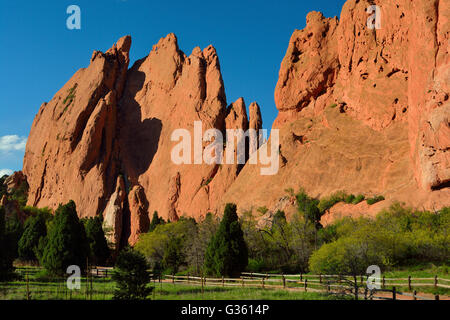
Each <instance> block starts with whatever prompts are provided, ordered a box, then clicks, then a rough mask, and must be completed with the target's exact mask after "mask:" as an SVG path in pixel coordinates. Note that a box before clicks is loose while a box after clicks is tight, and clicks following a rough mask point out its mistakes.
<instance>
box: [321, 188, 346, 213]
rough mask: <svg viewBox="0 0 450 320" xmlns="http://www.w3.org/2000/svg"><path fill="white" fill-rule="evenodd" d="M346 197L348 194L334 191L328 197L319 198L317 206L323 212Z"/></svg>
mask: <svg viewBox="0 0 450 320" xmlns="http://www.w3.org/2000/svg"><path fill="white" fill-rule="evenodd" d="M347 197H348V195H347V194H346V193H345V192H344V191H338V192H335V193H333V194H332V195H330V196H329V197H326V198H323V199H321V200H320V202H319V204H318V208H319V210H320V212H321V213H322V214H323V213H325V212H326V211H327V210H330V209H331V207H333V206H334V205H335V204H336V203H339V202H344V201H345V199H346V198H347Z"/></svg>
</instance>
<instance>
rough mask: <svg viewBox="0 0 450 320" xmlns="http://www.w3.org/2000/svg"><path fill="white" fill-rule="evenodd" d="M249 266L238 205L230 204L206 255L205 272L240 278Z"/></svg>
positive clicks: (226, 207)
mask: <svg viewBox="0 0 450 320" xmlns="http://www.w3.org/2000/svg"><path fill="white" fill-rule="evenodd" d="M247 264H248V248H247V244H246V243H245V240H244V234H243V232H242V229H241V225H240V223H239V220H238V215H237V210H236V205H235V204H232V203H228V204H227V205H226V206H225V211H224V215H223V218H222V221H221V222H220V225H219V229H218V231H217V233H216V234H215V235H214V236H213V238H212V239H211V241H210V243H209V245H208V248H207V249H206V254H205V271H206V272H207V273H208V274H213V275H216V276H229V277H238V276H239V275H240V273H241V272H242V271H244V270H245V268H246V267H247Z"/></svg>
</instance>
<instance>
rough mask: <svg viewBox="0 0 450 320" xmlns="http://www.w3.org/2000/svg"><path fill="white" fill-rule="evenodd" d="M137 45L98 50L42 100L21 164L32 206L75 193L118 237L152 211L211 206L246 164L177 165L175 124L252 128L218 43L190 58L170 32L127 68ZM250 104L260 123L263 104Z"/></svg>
mask: <svg viewBox="0 0 450 320" xmlns="http://www.w3.org/2000/svg"><path fill="white" fill-rule="evenodd" d="M130 46H131V38H130V37H128V36H127V37H124V38H122V39H120V40H119V41H118V43H117V44H116V45H114V46H113V48H111V49H110V50H108V51H107V52H106V53H101V52H97V51H96V52H94V54H93V56H92V59H91V63H90V65H89V67H88V68H86V69H81V70H80V71H78V72H77V73H76V74H75V75H74V76H73V77H72V79H71V80H69V82H68V83H67V84H66V85H65V86H64V87H63V88H62V89H61V90H60V91H59V92H58V93H57V94H56V95H55V97H54V98H53V99H52V100H51V101H50V102H49V103H45V104H43V105H42V106H41V109H40V110H39V113H38V114H37V116H36V118H35V120H34V123H33V126H32V129H31V132H30V136H29V140H28V141H29V142H28V144H27V148H26V154H25V159H24V168H23V172H24V174H25V175H26V176H27V179H28V183H29V185H30V195H29V200H28V202H29V204H30V205H35V206H39V207H43V206H48V207H51V208H56V207H57V206H58V204H59V203H65V202H67V201H68V200H70V199H73V200H74V201H75V203H76V204H77V208H78V212H79V214H80V216H82V217H84V216H94V215H97V214H100V213H103V215H104V217H105V227H107V228H108V229H111V233H110V236H109V238H110V240H111V241H112V242H114V243H119V242H120V241H121V239H123V238H125V239H128V240H129V241H130V242H131V243H134V242H135V241H136V240H137V237H138V235H139V234H140V233H142V232H146V231H147V229H148V225H149V216H150V214H152V213H153V211H158V212H159V214H160V215H162V216H163V217H164V218H166V219H171V220H176V219H178V218H179V217H180V216H182V215H190V216H196V217H199V216H202V215H205V214H206V213H207V212H208V211H214V209H215V208H216V207H217V206H218V203H219V201H220V198H221V196H222V195H223V194H224V193H225V191H226V190H227V188H228V187H229V186H230V185H231V184H232V182H233V181H234V179H235V178H236V177H237V175H238V172H239V170H240V169H241V167H242V165H241V166H238V165H218V164H216V165H208V164H200V165H176V164H174V163H173V161H172V160H171V149H172V148H173V145H174V143H173V142H172V141H171V140H170V136H171V133H172V132H173V131H174V130H175V129H179V128H184V129H188V130H189V131H190V132H191V134H192V136H194V132H193V125H194V122H195V121H202V124H203V127H202V130H203V132H204V131H206V130H208V129H210V128H215V129H218V130H220V131H221V132H223V133H225V131H226V129H227V128H241V129H243V130H247V128H248V127H249V120H248V117H247V111H246V106H245V102H244V100H243V99H242V98H241V99H239V100H238V101H236V102H235V103H233V104H231V105H230V106H229V107H227V102H226V97H225V90H224V85H223V81H222V76H221V72H220V64H219V60H218V57H217V53H216V50H215V49H214V48H213V47H212V46H209V47H207V48H205V49H204V50H201V49H200V48H198V47H197V48H195V49H194V50H193V52H192V54H191V55H190V56H187V55H185V54H184V53H183V52H182V51H181V50H180V49H179V48H178V44H177V39H176V37H175V35H174V34H169V35H168V36H167V37H165V38H162V39H161V40H160V41H159V42H158V44H156V45H155V46H154V47H153V49H152V51H151V52H150V54H149V55H148V56H147V57H146V58H144V59H141V60H139V61H137V62H136V63H135V64H134V66H133V67H132V68H131V69H129V70H128V63H129V50H130ZM250 109H251V118H250V122H251V124H252V127H253V128H255V129H257V128H260V127H261V125H262V121H261V113H260V111H259V106H258V105H257V104H256V103H254V104H252V105H251V108H250ZM205 146H206V143H203V146H202V147H203V148H204V147H205Z"/></svg>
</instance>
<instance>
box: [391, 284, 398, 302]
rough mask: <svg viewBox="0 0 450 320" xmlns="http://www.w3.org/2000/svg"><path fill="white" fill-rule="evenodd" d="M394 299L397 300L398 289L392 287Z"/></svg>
mask: <svg viewBox="0 0 450 320" xmlns="http://www.w3.org/2000/svg"><path fill="white" fill-rule="evenodd" d="M392 300H397V289H396V288H395V287H392Z"/></svg>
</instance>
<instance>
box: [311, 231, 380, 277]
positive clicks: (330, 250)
mask: <svg viewBox="0 0 450 320" xmlns="http://www.w3.org/2000/svg"><path fill="white" fill-rule="evenodd" d="M382 261H383V259H382V256H380V253H379V252H377V251H376V248H374V247H372V246H371V245H370V243H367V242H366V241H365V240H363V239H358V238H356V237H347V238H341V239H338V240H337V241H335V242H332V243H329V244H325V245H323V246H322V247H321V248H320V249H319V250H317V251H315V252H314V253H313V254H312V256H311V258H310V260H309V267H310V270H311V272H313V273H316V274H341V275H361V274H365V273H366V270H367V267H369V266H370V265H378V266H381V265H382Z"/></svg>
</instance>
